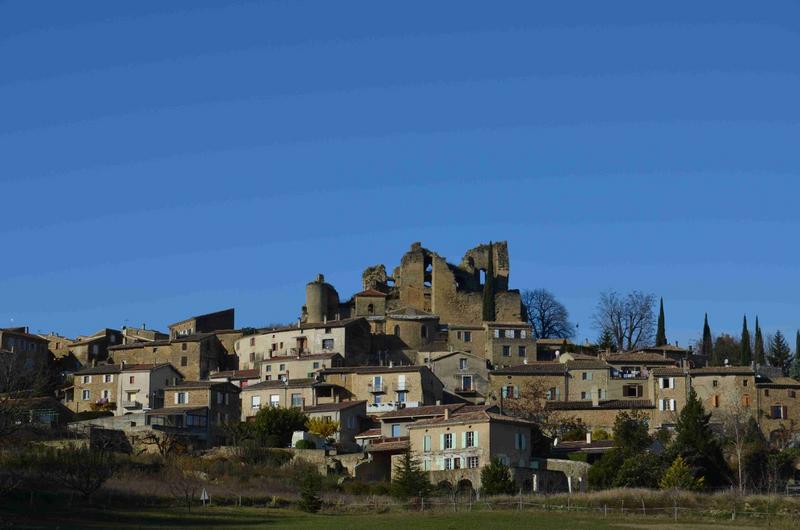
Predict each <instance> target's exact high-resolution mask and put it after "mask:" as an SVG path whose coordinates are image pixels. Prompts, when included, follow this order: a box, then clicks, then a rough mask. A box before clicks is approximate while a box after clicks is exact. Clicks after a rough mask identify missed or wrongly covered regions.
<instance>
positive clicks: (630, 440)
mask: <svg viewBox="0 0 800 530" xmlns="http://www.w3.org/2000/svg"><path fill="white" fill-rule="evenodd" d="M648 430H649V429H648V421H647V416H645V415H644V414H642V413H641V412H640V411H638V410H632V411H630V412H628V411H627V410H623V411H621V412H620V413H619V414H617V417H616V418H615V419H614V447H617V448H619V449H620V450H622V451H624V452H625V454H626V456H630V455H632V454H637V453H641V452H642V451H644V450H646V449H647V448H648V447H649V446H650V444H651V443H653V439H652V438H651V437H650V434H648Z"/></svg>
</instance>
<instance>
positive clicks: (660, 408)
mask: <svg viewBox="0 0 800 530" xmlns="http://www.w3.org/2000/svg"><path fill="white" fill-rule="evenodd" d="M658 410H664V400H663V399H659V400H658Z"/></svg>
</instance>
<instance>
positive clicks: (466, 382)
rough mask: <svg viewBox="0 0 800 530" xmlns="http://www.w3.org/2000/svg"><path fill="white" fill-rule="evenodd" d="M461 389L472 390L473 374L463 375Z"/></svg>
mask: <svg viewBox="0 0 800 530" xmlns="http://www.w3.org/2000/svg"><path fill="white" fill-rule="evenodd" d="M461 390H464V391H469V390H472V376H471V375H462V376H461Z"/></svg>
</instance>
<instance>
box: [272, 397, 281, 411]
mask: <svg viewBox="0 0 800 530" xmlns="http://www.w3.org/2000/svg"><path fill="white" fill-rule="evenodd" d="M280 405H281V396H280V395H278V394H272V395H270V396H269V406H270V407H272V408H278V407H280Z"/></svg>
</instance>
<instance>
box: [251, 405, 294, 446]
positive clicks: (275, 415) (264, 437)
mask: <svg viewBox="0 0 800 530" xmlns="http://www.w3.org/2000/svg"><path fill="white" fill-rule="evenodd" d="M307 421H308V417H307V416H306V415H305V414H304V413H303V412H301V411H300V410H298V409H283V408H278V407H267V408H264V409H261V410H259V411H258V414H256V418H255V421H254V422H253V431H254V432H255V435H256V438H257V439H258V441H259V442H261V443H262V444H263V445H266V446H268V447H288V446H289V444H290V443H291V442H292V433H294V432H295V431H305V430H306V422H307Z"/></svg>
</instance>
